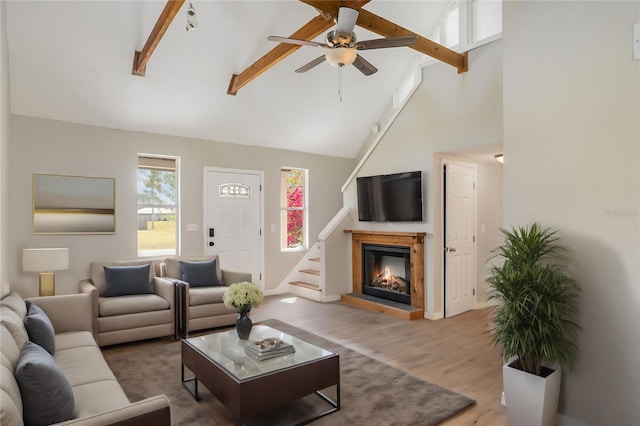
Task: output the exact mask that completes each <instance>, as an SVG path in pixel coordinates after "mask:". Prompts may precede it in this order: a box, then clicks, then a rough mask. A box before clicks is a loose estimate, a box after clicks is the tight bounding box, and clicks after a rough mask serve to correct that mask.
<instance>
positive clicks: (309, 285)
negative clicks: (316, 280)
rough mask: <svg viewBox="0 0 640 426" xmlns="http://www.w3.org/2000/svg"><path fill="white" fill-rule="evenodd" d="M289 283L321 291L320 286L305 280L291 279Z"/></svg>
mask: <svg viewBox="0 0 640 426" xmlns="http://www.w3.org/2000/svg"><path fill="white" fill-rule="evenodd" d="M289 284H292V285H297V286H298V287H304V288H308V289H310V290H316V291H320V286H319V285H316V284H310V283H306V282H304V281H291V282H289Z"/></svg>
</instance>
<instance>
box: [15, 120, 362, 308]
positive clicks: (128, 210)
mask: <svg viewBox="0 0 640 426" xmlns="http://www.w3.org/2000/svg"><path fill="white" fill-rule="evenodd" d="M10 131H11V133H10V148H9V149H10V151H9V157H10V159H11V163H10V189H9V198H10V200H11V203H10V210H9V220H10V223H11V229H10V231H9V244H8V247H10V250H9V252H8V253H7V255H6V258H7V263H6V265H8V266H7V267H8V268H9V271H8V272H7V275H8V277H9V278H10V279H11V283H12V286H13V287H14V288H16V289H17V290H19V291H20V292H21V293H22V294H23V295H25V296H32V295H34V294H36V293H37V285H36V283H37V276H35V274H28V273H27V274H25V273H23V272H22V271H21V250H22V249H23V248H27V247H57V246H59V247H69V249H70V252H69V257H70V268H69V270H67V271H60V272H57V273H56V288H57V292H58V293H71V292H75V291H77V286H78V281H79V280H80V279H81V278H85V277H87V275H88V267H89V262H91V261H94V260H116V259H134V258H135V257H136V254H137V245H136V244H137V237H136V161H137V154H138V153H141V152H142V153H151V154H165V155H175V156H180V157H181V170H182V173H181V202H182V231H183V232H182V235H183V238H182V253H183V254H185V255H195V254H201V253H202V251H203V248H204V240H203V234H202V232H186V225H187V224H189V223H196V224H199V228H200V229H201V230H202V229H203V228H204V226H203V224H202V212H203V205H202V183H203V168H204V167H205V166H211V167H225V168H234V169H248V170H261V171H264V176H265V180H264V182H263V184H264V186H263V189H264V200H265V218H264V223H265V228H266V229H265V230H264V235H265V240H264V247H265V277H264V278H265V284H266V289H267V290H269V289H272V288H275V287H276V286H277V285H278V284H279V283H280V282H281V280H282V279H283V278H284V276H285V275H286V274H287V273H288V272H289V270H290V269H291V268H292V267H293V266H294V265H295V264H296V263H297V262H298V260H299V259H300V258H301V257H302V254H303V253H301V252H293V253H281V252H280V239H279V227H280V219H279V218H280V209H279V208H280V206H279V195H280V194H279V182H280V167H281V166H292V167H301V168H307V169H309V209H310V214H309V219H310V220H309V236H310V243H311V244H313V243H314V242H315V241H316V240H317V235H318V233H319V232H320V231H321V230H322V228H323V227H324V226H325V224H326V223H327V222H328V221H329V220H330V219H331V218H332V217H333V215H334V214H335V213H336V212H337V211H338V210H339V209H340V207H341V205H342V199H341V194H340V187H341V185H342V184H343V183H344V180H345V179H346V178H347V176H348V174H349V173H350V172H351V170H352V168H353V161H352V160H348V159H344V158H337V157H328V156H320V155H312V154H304V153H300V152H293V151H283V150H274V149H261V148H256V147H250V146H246V145H233V144H224V143H217V142H210V141H203V140H195V139H187V138H179V137H174V136H162V135H154V134H148V133H137V132H129V131H120V130H112V129H106V128H100V127H92V126H85V125H78V124H72V123H65V122H59V121H53V120H42V119H34V118H27V117H23V116H16V115H12V116H11V129H10ZM33 173H52V174H65V175H77V176H98V177H114V178H115V179H116V234H115V235H57V236H54V235H51V236H49V235H33V234H32V233H31V176H32V174H33ZM3 205H4V203H3ZM271 224H275V225H276V230H275V231H274V232H271V229H270V225H271Z"/></svg>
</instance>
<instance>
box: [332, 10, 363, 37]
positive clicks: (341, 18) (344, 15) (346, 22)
mask: <svg viewBox="0 0 640 426" xmlns="http://www.w3.org/2000/svg"><path fill="white" fill-rule="evenodd" d="M357 20H358V11H357V10H354V9H351V8H349V7H341V8H340V9H339V11H338V24H337V25H336V30H337V31H338V32H339V33H347V34H351V33H352V32H353V29H354V28H355V27H356V21H357Z"/></svg>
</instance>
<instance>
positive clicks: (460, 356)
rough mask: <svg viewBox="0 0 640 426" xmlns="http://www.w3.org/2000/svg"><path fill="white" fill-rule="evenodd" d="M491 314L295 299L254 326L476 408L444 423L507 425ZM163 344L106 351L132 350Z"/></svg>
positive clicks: (280, 299) (274, 302) (264, 312)
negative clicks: (428, 314)
mask: <svg viewBox="0 0 640 426" xmlns="http://www.w3.org/2000/svg"><path fill="white" fill-rule="evenodd" d="M489 314H490V311H489V310H488V309H484V310H477V311H470V312H466V313H464V314H461V315H458V316H455V317H452V318H447V319H442V320H438V321H430V320H414V321H407V320H401V319H397V318H394V317H392V316H390V315H386V314H382V313H375V312H371V311H367V310H364V309H360V308H356V307H352V306H349V305H346V304H344V303H342V302H333V303H318V302H314V301H311V300H307V299H303V298H301V297H296V296H293V295H290V294H285V295H277V296H269V297H266V298H265V301H264V303H263V304H262V305H261V306H260V307H258V308H255V309H253V310H252V312H251V318H252V319H253V321H254V323H255V322H259V321H262V320H266V319H270V318H275V319H278V320H281V321H284V322H287V323H289V324H291V325H294V326H296V327H300V328H302V329H305V330H307V331H310V332H312V333H314V334H317V335H319V336H322V337H324V338H327V339H329V340H333V341H334V342H337V343H340V344H342V345H344V346H347V347H349V348H351V349H354V350H356V351H359V352H361V353H363V354H366V355H368V356H370V357H372V358H375V359H378V360H380V361H382V362H384V363H387V364H389V365H392V366H394V367H396V368H399V369H401V370H403V371H406V372H407V373H410V374H413V375H415V376H418V377H421V378H422V379H424V380H427V381H429V382H432V383H436V384H438V385H440V386H443V387H445V388H448V389H451V390H454V391H456V392H459V393H462V394H464V395H467V396H469V397H471V398H473V399H475V400H476V405H475V406H473V407H471V408H470V409H468V410H466V411H464V412H463V413H461V414H459V415H458V416H456V417H454V418H452V419H450V420H448V421H447V422H445V423H443V424H444V425H447V426H452V425H456V426H457V425H491V426H500V425H508V424H509V421H508V419H507V414H506V410H505V408H504V407H503V406H502V405H501V404H500V394H501V392H502V360H501V358H500V354H499V352H498V351H497V350H496V349H495V348H493V347H492V346H491V345H490V344H489V339H490V337H489V332H488V318H489ZM154 344H160V343H159V342H157V341H156V342H154V341H150V342H145V343H136V344H133V345H126V346H125V345H119V346H117V347H113V348H109V347H107V348H104V350H105V351H122V350H130V349H129V348H131V347H135V348H136V349H139V348H140V346H144V345H154Z"/></svg>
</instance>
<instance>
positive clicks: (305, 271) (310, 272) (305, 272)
mask: <svg viewBox="0 0 640 426" xmlns="http://www.w3.org/2000/svg"><path fill="white" fill-rule="evenodd" d="M300 272H302V273H304V274H311V275H320V271H318V270H317V269H300Z"/></svg>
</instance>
